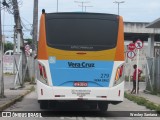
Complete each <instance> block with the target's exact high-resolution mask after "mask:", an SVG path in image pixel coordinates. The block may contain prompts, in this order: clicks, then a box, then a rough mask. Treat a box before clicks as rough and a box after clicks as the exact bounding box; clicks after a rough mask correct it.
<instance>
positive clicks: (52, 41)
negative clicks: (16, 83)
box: [37, 11, 124, 111]
mask: <svg viewBox="0 0 160 120" xmlns="http://www.w3.org/2000/svg"><path fill="white" fill-rule="evenodd" d="M123 29H124V28H123V19H122V17H121V16H118V15H113V14H100V13H45V12H44V11H43V13H42V15H41V20H40V31H39V41H38V54H37V59H38V68H37V69H38V71H39V72H38V75H37V92H38V101H39V102H40V108H41V109H46V108H48V103H49V102H51V101H53V102H54V101H83V102H86V103H88V104H90V103H92V105H93V103H94V106H95V107H96V106H98V108H99V109H100V110H101V111H106V110H107V108H108V104H110V103H111V104H118V103H120V102H122V101H123V98H124V79H123V74H122V73H123V64H124V31H123Z"/></svg>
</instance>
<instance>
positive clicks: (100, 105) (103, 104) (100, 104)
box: [98, 101, 108, 112]
mask: <svg viewBox="0 0 160 120" xmlns="http://www.w3.org/2000/svg"><path fill="white" fill-rule="evenodd" d="M98 108H99V110H100V111H101V112H105V111H107V109H108V103H107V102H104V101H102V102H98Z"/></svg>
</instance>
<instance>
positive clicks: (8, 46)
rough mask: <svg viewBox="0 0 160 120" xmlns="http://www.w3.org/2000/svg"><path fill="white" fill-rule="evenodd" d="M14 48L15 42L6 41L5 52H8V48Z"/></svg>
mask: <svg viewBox="0 0 160 120" xmlns="http://www.w3.org/2000/svg"><path fill="white" fill-rule="evenodd" d="M13 48H14V44H13V43H11V42H7V43H4V52H6V51H7V50H13Z"/></svg>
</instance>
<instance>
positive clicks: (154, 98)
mask: <svg viewBox="0 0 160 120" xmlns="http://www.w3.org/2000/svg"><path fill="white" fill-rule="evenodd" d="M125 84H126V85H125V91H126V92H127V93H128V94H130V92H131V89H132V83H131V86H130V87H131V88H129V87H128V86H129V83H127V82H126V83H125ZM132 95H136V94H132ZM136 96H139V97H143V98H145V99H146V100H148V101H150V102H153V103H155V104H156V105H160V96H158V95H152V94H150V93H147V92H145V83H143V82H140V90H139V94H137V95H136Z"/></svg>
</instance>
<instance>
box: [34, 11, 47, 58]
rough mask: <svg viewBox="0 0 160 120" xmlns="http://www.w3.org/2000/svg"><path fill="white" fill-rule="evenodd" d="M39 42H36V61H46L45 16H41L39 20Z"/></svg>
mask: <svg viewBox="0 0 160 120" xmlns="http://www.w3.org/2000/svg"><path fill="white" fill-rule="evenodd" d="M39 35H40V36H39V42H38V56H37V57H38V59H42V60H47V59H48V52H47V43H46V27H45V14H42V16H41V20H40V31H39Z"/></svg>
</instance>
